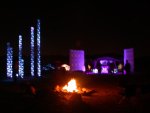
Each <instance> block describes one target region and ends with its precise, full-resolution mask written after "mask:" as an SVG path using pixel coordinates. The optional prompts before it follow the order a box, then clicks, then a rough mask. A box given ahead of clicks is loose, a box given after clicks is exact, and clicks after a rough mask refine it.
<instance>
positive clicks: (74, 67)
mask: <svg viewBox="0 0 150 113" xmlns="http://www.w3.org/2000/svg"><path fill="white" fill-rule="evenodd" d="M69 57H70V58H69V62H70V70H71V71H84V70H85V66H84V50H70V56H69Z"/></svg>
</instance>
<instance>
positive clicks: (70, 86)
mask: <svg viewBox="0 0 150 113" xmlns="http://www.w3.org/2000/svg"><path fill="white" fill-rule="evenodd" d="M55 91H56V92H62V93H77V94H82V95H87V94H89V93H92V92H94V90H89V89H87V88H81V87H79V86H78V85H77V82H76V80H75V79H74V78H72V79H71V80H70V81H69V82H68V83H67V84H66V85H64V86H62V87H61V86H59V85H57V86H56V88H55Z"/></svg>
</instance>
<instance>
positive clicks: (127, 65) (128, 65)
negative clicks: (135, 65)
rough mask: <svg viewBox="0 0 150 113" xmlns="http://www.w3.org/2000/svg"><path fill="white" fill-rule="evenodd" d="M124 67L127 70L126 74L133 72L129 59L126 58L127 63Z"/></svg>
mask: <svg viewBox="0 0 150 113" xmlns="http://www.w3.org/2000/svg"><path fill="white" fill-rule="evenodd" d="M124 69H125V71H126V74H127V75H129V74H130V72H131V65H130V63H129V61H128V60H126V64H125V66H124Z"/></svg>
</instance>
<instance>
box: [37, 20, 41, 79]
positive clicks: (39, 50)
mask: <svg viewBox="0 0 150 113" xmlns="http://www.w3.org/2000/svg"><path fill="white" fill-rule="evenodd" d="M40 35H41V33H40V20H39V19H38V20H37V75H38V76H39V77H40V76H41V36H40Z"/></svg>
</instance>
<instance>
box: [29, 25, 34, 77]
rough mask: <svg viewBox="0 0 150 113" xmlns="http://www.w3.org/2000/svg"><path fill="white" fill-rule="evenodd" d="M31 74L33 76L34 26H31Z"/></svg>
mask: <svg viewBox="0 0 150 113" xmlns="http://www.w3.org/2000/svg"><path fill="white" fill-rule="evenodd" d="M30 44H31V76H34V27H31V43H30Z"/></svg>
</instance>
